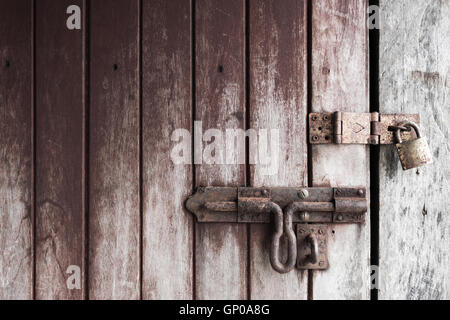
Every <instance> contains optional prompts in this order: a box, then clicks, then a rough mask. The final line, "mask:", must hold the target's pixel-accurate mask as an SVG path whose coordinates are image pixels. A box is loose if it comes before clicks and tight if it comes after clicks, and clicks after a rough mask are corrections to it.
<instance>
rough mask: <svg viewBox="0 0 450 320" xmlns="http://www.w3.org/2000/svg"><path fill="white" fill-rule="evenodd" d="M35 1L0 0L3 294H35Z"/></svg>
mask: <svg viewBox="0 0 450 320" xmlns="http://www.w3.org/2000/svg"><path fill="white" fill-rule="evenodd" d="M31 57H32V6H31V1H29V0H20V1H1V2H0V69H1V71H0V132H1V134H0V195H1V196H0V226H1V227H0V299H1V300H6V299H31V298H32V286H33V279H32V273H33V254H32V250H33V248H32V245H33V236H32V233H33V227H32V220H33V218H32V217H33V212H32V198H31V197H32V145H31V141H32V106H31V96H32V70H31V67H32V64H31V61H32V58H31Z"/></svg>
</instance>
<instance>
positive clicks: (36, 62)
mask: <svg viewBox="0 0 450 320" xmlns="http://www.w3.org/2000/svg"><path fill="white" fill-rule="evenodd" d="M71 5H75V6H77V7H79V8H80V9H81V11H80V12H81V25H80V29H76V28H75V29H69V28H68V27H67V26H66V20H67V19H68V17H69V16H70V15H71V14H72V11H69V12H68V11H67V8H68V7H69V6H71ZM367 7H368V3H367V1H361V0H333V1H321V0H285V1H276V0H229V1H223V0H176V1H175V0H170V1H168V0H114V1H113V0H111V1H108V0H95V1H89V0H71V1H68V0H67V1H66V0H60V1H52V0H39V1H35V0H34V1H33V0H15V1H12V0H11V1H1V2H0V59H1V61H0V63H1V66H0V68H1V69H2V71H1V73H0V96H1V101H0V103H1V109H0V113H1V118H0V130H1V136H0V163H1V167H0V193H1V195H2V198H1V199H0V213H1V217H0V224H1V229H0V298H16V299H33V298H34V299H296V300H304V299H369V298H370V285H371V282H370V246H371V244H370V213H367V219H366V222H365V224H363V225H341V226H332V227H330V228H329V230H328V239H329V241H328V257H329V264H330V267H329V269H328V270H325V271H299V270H296V269H294V270H293V271H291V272H289V273H287V274H283V275H282V274H279V273H277V272H275V271H274V270H273V269H272V267H271V265H270V263H269V255H268V252H269V242H270V232H271V226H270V225H256V224H255V225H253V224H252V225H244V224H238V223H211V224H201V223H198V222H197V221H196V220H195V219H194V217H193V216H192V214H191V213H189V212H188V211H187V210H186V209H185V207H184V202H185V201H186V199H187V197H188V196H189V195H191V194H192V193H193V192H194V191H195V189H196V188H197V187H199V186H255V187H260V186H267V187H277V186H289V187H301V186H310V187H313V186H331V187H335V186H347V187H360V186H362V187H365V188H367V190H370V181H369V180H370V179H369V176H370V174H369V147H368V146H365V145H347V146H336V145H326V146H325V145H315V146H311V145H309V144H308V141H307V140H308V139H307V132H308V124H307V117H308V113H309V112H325V111H330V112H332V111H338V110H339V111H352V112H369V81H368V80H369V72H368V63H369V61H368V54H369V48H368V29H367V25H366V21H367ZM392 111H394V110H392ZM210 129H213V130H215V131H209V133H208V130H210ZM227 129H241V130H244V131H245V130H248V129H254V130H255V131H256V132H260V133H261V132H266V133H269V132H270V130H275V132H276V137H277V139H278V140H276V142H277V143H276V144H275V145H270V147H269V148H276V149H274V150H277V151H276V152H274V153H273V154H272V158H271V161H274V162H275V163H276V164H277V165H276V167H274V168H272V169H273V170H272V171H270V172H269V174H268V173H267V170H266V169H267V166H266V165H265V164H255V163H253V162H252V161H251V159H250V158H251V157H250V154H249V150H250V146H248V145H247V147H246V148H244V149H243V150H242V149H240V151H236V154H234V156H235V158H236V159H241V160H242V161H238V162H236V163H233V164H224V162H226V161H223V159H225V158H226V157H227V154H226V153H225V154H220V153H219V151H217V150H216V151H215V152H213V153H211V154H210V156H211V158H212V159H213V160H214V161H212V163H211V162H209V161H210V160H211V159H209V160H205V159H204V154H205V150H209V149H208V146H210V145H211V144H212V143H214V142H215V143H218V141H217V140H215V139H212V136H211V135H209V136H208V134H211V132H215V133H217V132H221V133H223V137H224V140H226V130H227ZM264 130H267V131H264ZM200 131H201V132H203V135H196V134H194V133H195V132H200ZM267 137H268V139H269V140H270V137H269V135H268V136H267ZM183 139H184V141H185V142H186V143H188V144H189V146H190V147H189V150H188V154H184V156H186V157H187V159H188V160H189V161H188V162H189V163H188V164H186V163H181V164H176V163H174V161H173V158H172V157H171V154H172V152H173V148H174V146H175V145H177V143H179V142H181V141H182V140H183ZM198 150H201V151H198ZM272 151H273V150H272ZM269 153H270V151H269ZM178 155H179V154H178ZM221 159H222V160H221ZM368 194H370V193H369V192H368ZM77 276H79V278H77Z"/></svg>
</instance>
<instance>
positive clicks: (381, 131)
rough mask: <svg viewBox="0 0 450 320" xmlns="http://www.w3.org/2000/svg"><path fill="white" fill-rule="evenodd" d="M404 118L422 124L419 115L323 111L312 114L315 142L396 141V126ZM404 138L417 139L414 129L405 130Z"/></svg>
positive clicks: (363, 142)
mask: <svg viewBox="0 0 450 320" xmlns="http://www.w3.org/2000/svg"><path fill="white" fill-rule="evenodd" d="M403 121H413V122H415V123H417V124H419V121H420V117H419V115H418V114H379V113H378V112H371V113H354V112H341V111H337V112H322V113H310V114H309V141H310V143H311V144H330V143H336V144H373V145H377V144H393V143H395V142H394V131H395V126H397V125H398V124H399V123H401V122H403ZM401 137H402V139H403V140H404V141H408V140H412V139H415V138H416V136H415V133H414V131H413V130H409V131H402V133H401Z"/></svg>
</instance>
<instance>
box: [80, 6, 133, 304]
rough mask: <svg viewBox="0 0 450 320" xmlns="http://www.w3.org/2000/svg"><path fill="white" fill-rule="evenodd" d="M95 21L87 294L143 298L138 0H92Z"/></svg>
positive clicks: (91, 75)
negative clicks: (141, 276) (141, 284)
mask: <svg viewBox="0 0 450 320" xmlns="http://www.w3.org/2000/svg"><path fill="white" fill-rule="evenodd" d="M90 24H91V26H90V70H91V72H90V89H91V91H90V129H89V130H90V146H89V152H90V159H89V161H90V163H89V178H90V186H89V280H88V281H89V298H92V299H138V298H139V297H140V205H139V194H140V192H139V116H140V115H139V45H138V43H139V10H138V1H137V0H134V1H129V0H118V1H107V0H95V1H91V4H90Z"/></svg>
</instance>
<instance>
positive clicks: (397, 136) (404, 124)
mask: <svg viewBox="0 0 450 320" xmlns="http://www.w3.org/2000/svg"><path fill="white" fill-rule="evenodd" d="M398 127H411V128H413V129H414V131H415V132H416V136H417V139H420V138H422V135H421V134H420V129H419V126H418V125H417V123H415V122H413V121H403V122H401V123H399V124H398ZM394 135H395V139H396V140H397V143H403V141H402V138H401V136H400V128H398V129H397V130H395V133H394Z"/></svg>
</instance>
